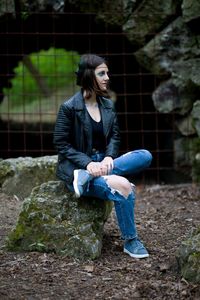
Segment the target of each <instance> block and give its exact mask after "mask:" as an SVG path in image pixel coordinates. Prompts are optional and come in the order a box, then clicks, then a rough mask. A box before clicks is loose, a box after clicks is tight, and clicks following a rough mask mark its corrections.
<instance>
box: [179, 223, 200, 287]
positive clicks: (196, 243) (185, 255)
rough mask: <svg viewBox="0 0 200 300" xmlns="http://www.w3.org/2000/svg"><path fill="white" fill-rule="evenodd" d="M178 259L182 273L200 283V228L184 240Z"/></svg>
mask: <svg viewBox="0 0 200 300" xmlns="http://www.w3.org/2000/svg"><path fill="white" fill-rule="evenodd" d="M177 260H178V263H179V266H180V271H181V275H182V276H183V277H184V278H185V279H186V280H188V281H192V282H194V283H200V228H199V229H197V230H196V231H195V232H194V233H193V234H192V235H191V236H190V237H189V238H188V239H187V240H185V241H183V242H182V244H181V247H180V248H179V250H178V252H177Z"/></svg>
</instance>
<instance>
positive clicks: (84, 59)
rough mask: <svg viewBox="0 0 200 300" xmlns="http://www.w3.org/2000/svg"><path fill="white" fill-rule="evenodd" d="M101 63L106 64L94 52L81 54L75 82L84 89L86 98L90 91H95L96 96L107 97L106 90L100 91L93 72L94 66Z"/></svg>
mask: <svg viewBox="0 0 200 300" xmlns="http://www.w3.org/2000/svg"><path fill="white" fill-rule="evenodd" d="M103 63H104V64H106V65H108V63H107V61H106V60H105V59H104V58H103V57H101V56H98V55H96V54H84V55H82V56H81V59H80V62H79V64H78V70H77V72H76V75H77V80H76V84H77V85H79V86H81V87H82V90H84V91H86V95H85V97H86V99H89V98H90V97H91V95H92V92H95V93H96V95H98V96H104V97H109V94H108V91H102V90H101V89H100V88H99V85H98V82H97V80H96V76H95V72H94V70H95V69H96V67H98V66H99V65H101V64H103Z"/></svg>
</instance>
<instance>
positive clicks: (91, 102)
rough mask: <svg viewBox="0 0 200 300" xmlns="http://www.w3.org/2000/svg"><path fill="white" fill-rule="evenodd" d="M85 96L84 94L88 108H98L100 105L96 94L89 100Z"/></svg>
mask: <svg viewBox="0 0 200 300" xmlns="http://www.w3.org/2000/svg"><path fill="white" fill-rule="evenodd" d="M84 94H85V93H83V97H84V100H85V105H87V106H97V105H98V103H97V98H96V94H94V93H93V94H92V96H91V97H90V98H89V99H86V98H85V95H84Z"/></svg>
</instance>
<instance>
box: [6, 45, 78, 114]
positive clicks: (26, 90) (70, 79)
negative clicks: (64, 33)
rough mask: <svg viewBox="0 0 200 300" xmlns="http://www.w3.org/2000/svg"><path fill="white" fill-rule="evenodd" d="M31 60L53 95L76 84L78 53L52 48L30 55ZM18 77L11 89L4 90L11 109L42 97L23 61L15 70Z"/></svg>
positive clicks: (12, 83)
mask: <svg viewBox="0 0 200 300" xmlns="http://www.w3.org/2000/svg"><path fill="white" fill-rule="evenodd" d="M29 57H30V60H31V62H32V64H33V66H34V67H35V68H36V70H37V71H38V72H39V74H40V77H41V78H42V80H43V81H44V83H45V85H46V87H47V88H48V90H49V91H50V92H51V93H54V92H55V91H56V90H59V89H62V88H64V87H65V88H66V89H67V88H69V87H70V86H71V85H73V83H74V72H75V70H76V66H77V63H78V61H79V55H78V53H76V52H72V51H71V52H67V51H66V50H65V49H57V48H50V49H49V50H47V51H46V50H42V51H40V52H37V53H32V54H30V56H29ZM14 72H15V74H16V76H15V77H14V78H13V79H12V80H11V88H4V90H3V93H4V95H5V96H7V97H9V107H10V108H11V107H16V106H23V105H24V104H25V103H31V102H33V101H35V100H37V99H39V98H41V97H43V96H42V94H41V90H40V88H39V86H38V84H37V82H36V80H35V79H34V77H33V76H32V74H31V73H30V71H29V70H28V69H27V67H26V66H25V64H24V63H23V61H21V62H20V63H19V64H18V66H17V67H16V68H15V69H14Z"/></svg>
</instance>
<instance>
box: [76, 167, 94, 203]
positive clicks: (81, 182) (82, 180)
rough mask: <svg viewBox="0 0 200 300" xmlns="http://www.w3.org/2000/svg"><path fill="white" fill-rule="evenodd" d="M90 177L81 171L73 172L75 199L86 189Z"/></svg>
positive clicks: (86, 172)
mask: <svg viewBox="0 0 200 300" xmlns="http://www.w3.org/2000/svg"><path fill="white" fill-rule="evenodd" d="M91 178H92V177H91V175H90V174H89V173H88V171H86V170H83V169H78V170H74V181H73V186H74V191H75V196H76V197H77V198H79V197H81V195H82V194H83V192H84V191H85V189H86V187H87V183H88V182H89V180H91Z"/></svg>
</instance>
